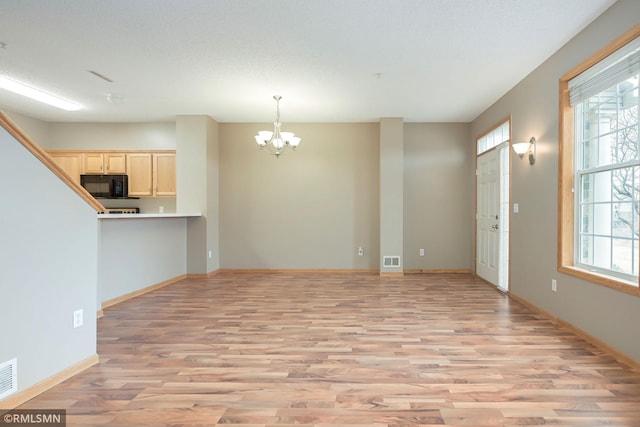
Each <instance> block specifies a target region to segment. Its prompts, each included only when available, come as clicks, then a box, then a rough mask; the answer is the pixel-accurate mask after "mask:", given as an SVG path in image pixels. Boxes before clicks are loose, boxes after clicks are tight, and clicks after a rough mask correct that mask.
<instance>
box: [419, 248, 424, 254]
mask: <svg viewBox="0 0 640 427" xmlns="http://www.w3.org/2000/svg"><path fill="white" fill-rule="evenodd" d="M420 256H424V249H422V248H420Z"/></svg>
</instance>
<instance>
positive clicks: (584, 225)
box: [580, 204, 593, 234]
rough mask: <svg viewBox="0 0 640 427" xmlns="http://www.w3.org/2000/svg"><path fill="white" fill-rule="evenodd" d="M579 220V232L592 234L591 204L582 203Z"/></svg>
mask: <svg viewBox="0 0 640 427" xmlns="http://www.w3.org/2000/svg"><path fill="white" fill-rule="evenodd" d="M581 218H582V219H581V221H580V232H581V233H583V234H593V205H592V204H586V205H582V216H581Z"/></svg>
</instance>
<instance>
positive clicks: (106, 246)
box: [94, 218, 188, 308]
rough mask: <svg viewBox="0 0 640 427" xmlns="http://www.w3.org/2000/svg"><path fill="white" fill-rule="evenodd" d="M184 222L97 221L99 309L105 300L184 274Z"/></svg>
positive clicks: (172, 219) (164, 219)
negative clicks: (98, 230) (98, 228)
mask: <svg viewBox="0 0 640 427" xmlns="http://www.w3.org/2000/svg"><path fill="white" fill-rule="evenodd" d="M94 221H95V219H94ZM187 221H188V220H187V218H144V219H142V218H140V219H137V218H134V219H126V218H114V219H101V220H99V224H100V242H99V252H98V253H99V257H100V258H99V260H100V262H99V276H98V303H99V305H98V308H100V306H101V304H102V303H103V302H105V301H107V300H110V299H113V298H117V297H120V296H122V295H125V294H128V293H131V292H134V291H138V290H140V289H144V288H147V287H149V286H152V285H155V284H158V283H161V282H164V281H166V280H170V279H173V278H176V277H179V276H182V275H184V274H186V271H187V266H186V253H187V250H186V241H187V237H186V233H187Z"/></svg>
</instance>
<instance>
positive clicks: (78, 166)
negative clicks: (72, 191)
mask: <svg viewBox="0 0 640 427" xmlns="http://www.w3.org/2000/svg"><path fill="white" fill-rule="evenodd" d="M49 155H50V156H51V158H52V159H53V161H54V162H56V164H57V165H58V166H60V167H61V168H62V169H63V170H64V171H65V172H66V173H67V174H68V175H69V177H71V179H72V180H73V182H75V183H76V184H78V185H80V174H81V173H82V154H80V153H65V152H56V153H49Z"/></svg>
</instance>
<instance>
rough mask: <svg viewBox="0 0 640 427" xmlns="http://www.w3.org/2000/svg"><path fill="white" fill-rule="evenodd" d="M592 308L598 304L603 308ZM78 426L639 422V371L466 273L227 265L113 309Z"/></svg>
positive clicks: (67, 393)
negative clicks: (286, 270)
mask: <svg viewBox="0 0 640 427" xmlns="http://www.w3.org/2000/svg"><path fill="white" fill-rule="evenodd" d="M594 315H595V314H594ZM98 352H99V354H100V363H99V364H98V365H95V366H93V367H92V368H90V369H88V370H86V371H84V372H83V373H81V374H79V375H77V376H75V377H73V378H71V379H70V380H68V381H66V382H64V383H62V384H60V385H58V386H56V387H55V388H53V389H51V390H49V391H47V392H45V393H43V394H41V395H40V396H38V397H37V398H35V399H33V400H31V401H29V402H27V403H26V404H24V405H23V406H21V408H43V409H44V408H49V409H52V408H66V410H67V414H68V415H67V423H68V425H69V426H87V427H88V426H178V425H194V426H195V425H198V426H216V425H222V424H236V425H238V426H247V427H248V426H255V427H265V426H278V427H284V426H298V427H300V426H317V427H332V426H344V427H347V426H358V427H362V426H372V427H400V426H442V425H447V426H460V425H464V426H513V425H517V426H532V425H536V426H537V425H547V426H548V425H552V426H590V427H591V426H602V425H607V426H625V427H630V426H640V373H639V372H636V371H634V370H631V369H630V368H628V367H626V366H625V365H622V364H620V363H618V362H616V360H614V359H613V358H612V357H611V356H609V355H607V354H605V353H603V352H602V351H600V350H599V349H598V348H596V347H594V346H592V345H591V344H589V343H587V342H585V341H584V340H582V339H580V338H579V337H577V336H575V335H574V334H572V333H571V332H570V331H568V330H565V329H562V328H559V327H557V326H555V325H554V324H553V323H552V322H550V321H549V320H547V319H546V318H545V317H543V316H541V315H538V314H536V313H533V312H531V311H530V310H529V309H527V308H525V307H524V306H523V305H521V304H520V303H518V302H516V301H513V300H511V299H510V298H509V297H507V296H505V295H503V294H501V293H499V292H497V291H496V290H495V289H493V288H492V287H491V286H489V285H487V284H485V283H484V282H481V281H480V280H478V279H476V278H474V277H473V276H471V275H466V274H438V275H435V274H433V275H430V274H424V275H408V276H404V277H398V278H388V277H385V278H381V277H378V276H374V275H347V274H344V275H340V274H308V275H286V274H247V273H224V274H220V275H218V276H215V277H212V278H210V279H185V280H183V281H181V282H178V283H176V284H173V285H171V286H167V287H165V288H162V289H159V290H157V291H154V292H152V293H149V294H146V295H143V296H140V297H137V298H135V299H132V300H129V301H126V302H124V303H121V304H119V305H117V306H114V307H112V308H110V309H107V310H106V311H105V316H104V317H103V318H101V319H100V320H99V322H98Z"/></svg>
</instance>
